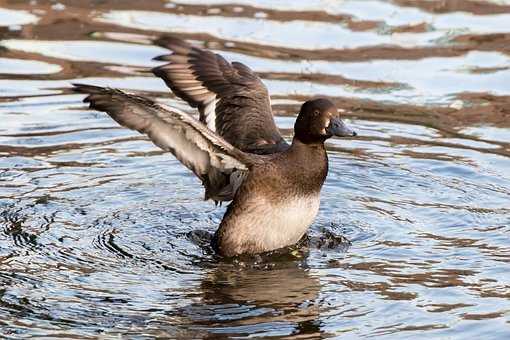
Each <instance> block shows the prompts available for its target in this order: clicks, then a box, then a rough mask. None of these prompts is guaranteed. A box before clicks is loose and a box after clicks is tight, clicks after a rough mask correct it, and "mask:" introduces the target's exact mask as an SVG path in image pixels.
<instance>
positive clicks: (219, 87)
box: [73, 36, 356, 257]
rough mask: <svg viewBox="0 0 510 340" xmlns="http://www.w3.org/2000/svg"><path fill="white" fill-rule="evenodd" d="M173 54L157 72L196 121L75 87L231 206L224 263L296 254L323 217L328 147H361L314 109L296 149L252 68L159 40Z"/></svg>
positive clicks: (314, 102)
mask: <svg viewBox="0 0 510 340" xmlns="http://www.w3.org/2000/svg"><path fill="white" fill-rule="evenodd" d="M154 42H155V44H156V45H159V46H162V47H164V48H166V49H168V50H170V51H171V52H172V53H171V54H168V55H163V56H159V57H156V58H155V59H156V60H159V61H164V62H166V63H165V64H163V65H161V66H157V67H155V68H153V69H152V73H153V74H154V75H155V76H157V77H159V78H161V79H162V80H163V81H164V82H165V83H166V85H167V86H168V87H169V88H170V89H171V91H172V92H173V93H174V94H175V95H176V96H177V97H179V98H181V99H182V100H184V101H185V102H187V103H188V104H189V106H191V107H192V108H196V110H197V111H198V119H196V118H195V116H194V115H191V114H189V113H186V112H184V111H182V110H179V109H178V108H176V107H172V106H169V105H165V104H163V103H161V102H157V101H155V100H153V99H150V98H147V97H142V96H138V95H134V94H129V93H127V92H124V91H121V90H119V89H114V88H109V87H99V86H94V85H89V84H77V83H75V84H73V90H74V91H75V92H77V93H81V94H86V97H85V99H84V100H83V101H84V102H85V103H88V104H89V108H90V109H93V110H97V111H102V112H105V113H107V114H108V115H109V116H110V117H111V118H112V119H113V120H115V121H116V122H117V123H119V124H120V125H121V126H124V127H127V128H129V129H132V130H136V131H138V132H140V133H142V134H144V135H146V136H147V137H148V138H149V139H150V140H151V141H152V142H153V143H154V144H155V145H156V146H158V147H159V148H161V149H162V150H164V151H167V152H169V153H171V154H172V155H173V156H174V157H175V158H177V159H178V160H179V161H180V162H181V163H182V164H183V165H184V166H185V167H187V168H188V169H189V170H191V171H192V172H193V173H194V174H195V175H196V177H198V179H200V180H201V182H202V185H203V187H204V189H205V199H206V200H212V201H214V202H215V203H221V202H230V203H229V204H228V206H227V208H226V210H225V213H224V216H223V219H222V221H221V223H220V225H219V227H218V229H217V230H216V232H215V234H214V236H213V237H212V241H211V245H212V247H213V249H214V250H215V251H216V252H217V253H218V254H219V255H220V256H223V257H234V256H239V255H255V254H259V253H266V252H270V251H273V250H277V249H280V248H285V247H288V246H291V245H294V244H296V243H297V242H298V241H299V240H300V239H301V238H302V237H303V235H304V234H305V233H306V232H307V230H308V228H309V227H310V225H311V224H312V223H313V221H314V220H315V217H316V216H317V213H318V211H319V204H320V192H321V188H322V186H323V184H324V182H325V179H326V176H327V173H328V155H327V151H326V148H325V146H324V142H325V141H326V140H328V139H329V138H331V137H334V136H335V137H354V136H356V132H355V131H353V130H352V129H351V128H349V127H348V126H347V125H346V124H345V123H344V121H343V120H342V119H341V117H340V114H339V111H338V110H337V108H336V107H335V105H334V104H333V102H332V101H331V100H329V99H327V98H322V97H318V98H313V99H310V100H308V101H306V102H304V103H303V104H302V106H301V108H300V111H299V113H298V115H297V118H296V121H295V124H294V136H293V138H292V141H291V142H290V143H288V142H287V141H286V140H285V139H284V138H283V136H282V135H281V133H280V132H279V129H278V128H277V126H276V123H275V120H274V117H273V113H272V110H271V102H270V97H269V93H268V90H267V88H266V86H265V85H264V83H263V82H262V80H261V79H260V78H259V77H258V76H257V74H256V73H255V72H253V71H252V70H251V69H250V68H249V67H248V66H246V65H244V64H242V63H240V62H235V61H234V62H229V61H227V60H226V59H225V58H224V57H222V56H221V55H220V54H217V53H214V52H212V51H210V50H208V49H206V48H200V47H197V46H194V45H192V44H190V43H188V42H186V41H185V40H182V39H180V38H178V37H175V36H165V37H161V38H158V39H156V40H155V41H154Z"/></svg>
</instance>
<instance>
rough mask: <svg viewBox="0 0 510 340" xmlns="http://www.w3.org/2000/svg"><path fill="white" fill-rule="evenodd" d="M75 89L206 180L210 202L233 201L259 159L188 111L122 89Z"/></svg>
mask: <svg viewBox="0 0 510 340" xmlns="http://www.w3.org/2000/svg"><path fill="white" fill-rule="evenodd" d="M73 85H74V91H76V92H79V93H86V94H88V96H87V97H86V98H85V99H84V102H87V103H90V107H91V108H92V109H95V110H99V111H104V112H106V113H108V115H110V117H112V118H113V119H114V120H115V121H116V122H117V123H119V124H120V125H122V126H125V127H128V128H130V129H133V130H137V131H139V132H141V133H143V134H145V135H147V136H148V137H149V138H150V139H151V141H152V142H153V143H154V144H156V145H157V146H159V147H160V148H161V149H163V150H165V151H169V152H171V153H172V154H173V155H174V156H175V157H176V158H177V159H178V160H179V161H181V162H182V164H184V165H185V166H186V167H187V168H189V169H190V170H191V171H193V173H195V175H197V177H199V178H200V179H201V180H202V183H203V184H204V186H205V188H206V199H208V198H212V199H214V200H216V201H224V200H231V199H232V198H233V195H234V194H235V191H236V190H237V188H238V187H239V185H240V184H241V182H242V179H243V178H244V175H245V174H246V173H247V171H248V169H249V167H250V165H252V164H253V163H252V162H253V161H254V160H255V159H254V158H253V156H250V155H248V154H245V153H244V152H242V151H240V150H238V149H236V148H235V147H233V146H232V145H230V144H229V143H228V142H226V141H225V140H223V138H221V137H219V136H217V135H216V134H215V133H214V132H212V131H211V130H209V129H207V128H206V127H205V126H204V125H203V124H202V123H200V122H199V121H197V120H196V119H194V118H193V117H191V116H189V115H188V114H186V113H185V112H182V111H179V110H177V109H174V108H170V107H167V106H164V105H161V104H157V103H155V102H154V101H152V100H150V99H147V98H144V97H139V96H134V95H130V94H127V93H124V92H122V91H120V90H116V89H110V88H103V87H98V86H91V85H83V84H73ZM234 181H235V183H234Z"/></svg>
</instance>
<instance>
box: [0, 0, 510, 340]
mask: <svg viewBox="0 0 510 340" xmlns="http://www.w3.org/2000/svg"><path fill="white" fill-rule="evenodd" d="M0 7H1V8H0V19H1V20H0V38H1V41H0V336H2V337H6V338H19V337H33V336H35V337H43V336H44V337H64V338H96V337H98V336H102V337H105V338H114V337H117V336H140V337H156V336H159V337H170V338H202V337H211V338H212V337H224V336H229V337H248V336H250V335H251V336H275V337H301V338H318V337H324V338H328V337H339V338H341V337H345V338H365V337H367V338H368V337H382V338H388V339H390V338H391V339H395V338H402V339H408V338H426V337H427V338H430V337H437V338H454V339H465V338H476V337H479V338H484V339H488V338H494V339H502V338H507V337H509V336H510V276H509V275H508V268H509V266H508V263H509V261H510V239H509V237H510V171H509V169H510V85H509V82H508V80H509V79H510V48H509V46H510V27H509V26H508V22H509V20H510V3H508V2H506V1H491V2H489V1H487V2H474V1H435V0H433V1H426V2H425V1H413V0H394V1H375V0H374V1H350V0H348V1H325V0H317V1H306V2H298V3H296V2H295V1H277V2H274V1H266V0H260V1H245V0H209V1H194V0H176V1H145V2H139V1H130V0H129V1H122V2H119V1H81V2H77V1H71V0H65V1H64V0H62V1H59V2H55V1H42V0H38V1H31V2H21V1H9V0H8V1H4V2H2V3H1V5H0ZM166 33H174V34H179V35H180V36H181V37H183V38H186V39H189V40H191V41H193V42H194V43H196V44H197V45H198V46H205V47H207V48H210V49H213V50H215V51H217V52H219V53H222V54H223V55H224V56H225V57H227V58H228V59H230V60H237V61H241V62H244V63H246V64H248V65H249V66H250V67H252V68H253V69H254V70H255V71H257V72H258V73H259V74H260V76H261V77H262V78H263V80H264V82H265V83H266V85H267V87H268V88H269V90H270V93H271V95H272V98H271V99H272V104H273V110H274V112H275V114H276V121H277V124H278V126H279V127H280V128H281V129H282V132H283V133H284V135H285V137H286V138H291V133H292V130H291V129H292V126H293V122H294V118H295V114H296V112H297V111H298V110H299V105H300V103H301V102H302V101H303V100H306V99H308V98H309V97H310V96H315V95H326V96H329V97H330V98H331V99H332V100H333V101H335V103H336V104H337V106H338V107H339V109H340V110H341V112H342V114H343V115H344V116H345V118H346V120H347V121H348V123H349V124H350V125H352V126H353V127H354V128H355V129H356V130H357V132H358V134H359V137H358V138H356V139H334V140H331V141H330V142H329V144H328V148H329V155H330V160H329V161H330V173H329V175H328V178H327V181H326V184H325V187H324V188H323V192H322V203H321V208H320V212H319V216H318V218H317V220H316V222H315V223H314V224H313V225H312V227H311V229H310V231H309V234H308V238H307V239H306V240H304V241H303V243H302V244H301V245H299V246H297V247H294V248H293V249H290V250H287V251H283V252H279V253H277V254H273V255H268V256H262V257H255V258H248V259H237V260H229V261H225V260H220V259H218V258H217V257H215V256H214V254H213V253H212V251H211V249H210V248H209V246H208V243H209V239H210V237H211V235H212V233H214V231H215V229H216V227H217V225H218V224H219V222H220V220H221V217H222V215H223V212H224V209H225V208H224V207H215V206H214V204H212V203H210V202H204V201H203V200H202V197H203V192H202V188H201V186H200V183H199V181H198V180H197V179H196V178H194V177H193V176H192V175H191V174H190V173H189V172H188V171H187V170H186V169H185V168H184V167H183V166H181V165H180V164H179V163H178V161H176V160H175V159H174V158H173V157H172V156H171V155H168V154H165V153H163V152H161V151H160V150H158V149H157V148H156V147H155V146H153V145H152V144H151V143H149V142H148V141H147V140H146V138H144V137H143V136H140V135H138V134H137V133H135V132H132V131H128V130H126V129H122V128H119V127H118V126H117V125H116V123H115V122H113V121H112V120H111V119H110V118H109V117H107V116H106V115H105V114H103V113H100V112H94V111H91V110H89V109H87V108H86V106H85V105H84V104H82V103H81V100H82V99H83V96H82V95H76V94H73V93H72V92H71V91H70V83H71V82H82V83H91V84H97V85H105V86H111V87H120V88H123V89H125V90H128V91H131V92H134V93H138V94H142V95H148V96H151V97H153V98H157V99H158V100H161V101H163V102H165V103H167V104H170V105H175V106H176V107H179V108H181V109H186V110H188V108H187V106H186V104H184V103H182V102H180V101H179V100H177V99H176V98H175V97H174V96H173V95H172V94H171V93H169V91H168V90H167V88H166V87H165V85H164V83H163V82H162V81H161V80H160V79H157V78H155V77H153V76H152V75H151V74H150V73H148V72H147V71H148V70H149V69H150V68H151V67H154V66H156V65H158V62H155V61H152V60H151V59H152V58H153V57H155V56H157V55H160V54H163V53H165V50H164V49H162V48H159V47H156V46H153V45H152V44H151V39H153V38H154V37H157V36H159V35H161V34H166ZM345 239H348V240H349V241H346V240H345Z"/></svg>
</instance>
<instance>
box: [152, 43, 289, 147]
mask: <svg viewBox="0 0 510 340" xmlns="http://www.w3.org/2000/svg"><path fill="white" fill-rule="evenodd" d="M156 44H158V45H159V46H162V47H165V48H168V49H169V50H171V51H173V54H171V55H164V56H160V57H157V58H156V59H157V60H163V61H169V62H170V63H169V64H166V65H163V66H159V67H156V68H154V69H153V73H154V74H155V75H156V76H158V77H160V78H162V79H163V80H164V81H165V83H166V84H167V85H168V87H170V89H172V91H173V92H174V93H175V94H176V95H177V96H179V97H180V98H182V99H183V100H185V101H186V102H187V103H188V104H190V105H191V106H192V107H196V108H198V110H199V112H200V121H201V122H203V123H204V124H206V125H207V126H208V127H209V128H210V129H211V130H213V131H215V132H216V133H218V134H219V135H220V136H222V137H223V138H224V139H225V140H226V141H227V142H229V143H230V144H232V145H233V146H235V147H236V148H238V149H240V150H242V151H245V152H250V153H257V154H270V153H274V152H280V151H283V150H285V149H287V148H288V144H287V143H286V142H285V140H284V139H283V137H282V136H281V134H280V132H279V131H278V128H277V127H276V124H275V122H274V118H273V113H272V111H271V105H270V100H269V94H268V92H267V88H266V87H265V85H264V84H263V83H262V81H261V80H260V79H259V77H258V76H257V75H256V74H255V73H253V71H252V70H250V68H249V67H247V66H246V65H243V64H241V63H239V62H233V63H229V62H228V61H226V60H225V59H224V58H223V57H222V56H221V55H219V54H215V53H213V52H211V51H207V50H203V49H200V48H198V47H194V46H191V45H189V44H188V43H186V42H184V41H183V40H180V39H178V38H174V37H170V36H167V37H164V38H160V39H158V40H156Z"/></svg>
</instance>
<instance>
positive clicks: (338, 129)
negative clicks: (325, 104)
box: [326, 117, 357, 137]
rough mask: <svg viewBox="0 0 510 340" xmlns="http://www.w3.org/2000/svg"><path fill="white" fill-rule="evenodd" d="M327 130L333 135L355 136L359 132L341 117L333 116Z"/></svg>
mask: <svg viewBox="0 0 510 340" xmlns="http://www.w3.org/2000/svg"><path fill="white" fill-rule="evenodd" d="M326 131H327V132H328V133H329V134H331V135H332V136H337V137H354V136H356V135H357V133H356V132H355V131H354V130H352V129H351V128H349V127H348V126H347V125H346V124H345V123H344V122H343V121H342V120H341V119H340V118H336V117H335V118H331V121H330V122H329V125H328V127H327V128H326Z"/></svg>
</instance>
